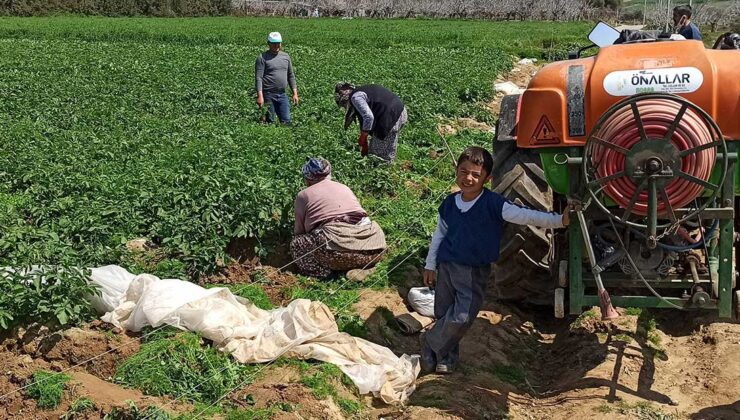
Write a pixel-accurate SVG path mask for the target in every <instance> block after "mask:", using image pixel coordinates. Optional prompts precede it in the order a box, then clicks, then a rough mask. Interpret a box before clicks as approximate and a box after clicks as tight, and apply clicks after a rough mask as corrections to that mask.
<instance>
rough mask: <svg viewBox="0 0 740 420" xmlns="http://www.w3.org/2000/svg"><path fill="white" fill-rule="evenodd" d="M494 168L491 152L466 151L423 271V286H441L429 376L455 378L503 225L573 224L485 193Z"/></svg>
mask: <svg viewBox="0 0 740 420" xmlns="http://www.w3.org/2000/svg"><path fill="white" fill-rule="evenodd" d="M492 169H493V158H492V156H491V154H490V153H489V152H488V151H487V150H485V149H483V148H481V147H469V148H467V149H465V151H464V152H463V153H462V154H461V155H460V157H459V158H458V160H457V168H456V179H455V181H456V183H457V186H458V187H459V188H460V191H459V192H456V193H454V194H450V195H449V196H447V198H445V199H444V201H442V204H441V205H440V206H439V216H438V218H437V228H436V230H435V231H434V234H433V236H432V241H431V244H430V246H429V253H428V254H427V258H426V264H425V266H424V268H425V269H424V283H425V284H426V285H427V286H428V287H435V285H436V288H435V296H434V316H435V318H436V319H437V321H436V322H435V324H434V326H433V327H432V328H431V329H430V330H429V331H427V332H426V333H422V335H421V336H420V338H419V340H420V342H421V366H422V370H423V371H424V372H427V373H428V372H431V371H433V370H436V372H437V373H450V372H452V370H453V369H454V367H455V365H456V364H457V362H458V358H459V351H460V347H459V343H460V340H461V339H462V337H463V336H464V335H465V333H466V331H467V330H468V328H470V326H471V325H472V323H473V321H474V320H475V318H476V316H477V315H478V311H479V310H480V308H481V305H482V303H483V297H484V293H485V288H486V283H487V282H488V277H489V275H490V272H491V264H492V263H494V262H496V260H498V257H499V247H500V243H501V235H502V234H503V231H504V224H505V223H516V224H520V225H533V226H540V227H544V228H561V227H564V226H567V225H568V224H569V223H570V217H569V215H568V212H565V213H563V214H562V215H560V214H554V213H546V212H541V211H536V210H531V209H528V208H524V207H520V206H518V205H516V204H512V203H511V202H509V201H507V200H506V199H505V198H504V197H503V196H501V195H499V194H498V193H495V192H492V191H491V190H489V189H488V188H485V184H486V183H487V182H488V181H489V180H490V179H491V171H492ZM569 208H570V207H569Z"/></svg>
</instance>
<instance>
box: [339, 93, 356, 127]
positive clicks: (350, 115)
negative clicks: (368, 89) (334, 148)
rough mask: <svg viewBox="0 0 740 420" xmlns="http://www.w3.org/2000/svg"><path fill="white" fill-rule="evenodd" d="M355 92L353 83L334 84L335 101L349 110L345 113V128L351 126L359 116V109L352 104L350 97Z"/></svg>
mask: <svg viewBox="0 0 740 420" xmlns="http://www.w3.org/2000/svg"><path fill="white" fill-rule="evenodd" d="M353 93H355V87H354V85H352V84H351V83H337V84H336V86H334V101H335V102H336V103H337V106H338V107H340V108H344V109H346V110H347V112H346V113H345V114H344V129H345V130H346V129H347V128H349V126H350V124H352V122H353V121H354V120H355V119H356V118H358V114H357V110H356V109H355V107H353V106H352V104H351V102H350V99H351V98H352V94H353Z"/></svg>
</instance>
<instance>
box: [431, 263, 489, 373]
mask: <svg viewBox="0 0 740 420" xmlns="http://www.w3.org/2000/svg"><path fill="white" fill-rule="evenodd" d="M490 274H491V266H490V265H485V266H476V267H473V266H469V265H462V264H456V263H450V262H442V263H440V264H439V267H438V268H437V286H436V288H435V291H434V317H435V318H437V322H435V323H434V326H433V327H432V329H430V330H429V331H428V332H427V333H426V342H427V344H428V345H429V347H431V349H432V350H434V353H435V354H436V356H437V363H442V364H448V365H454V364H456V363H457V360H458V359H459V357H460V346H459V343H460V340H461V339H462V337H463V335H465V333H466V332H467V331H468V328H470V326H471V325H472V324H473V321H474V320H475V318H476V317H477V316H478V311H479V310H480V308H481V305H483V299H484V297H485V288H486V284H487V283H488V277H489V276H490Z"/></svg>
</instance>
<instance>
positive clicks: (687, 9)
mask: <svg viewBox="0 0 740 420" xmlns="http://www.w3.org/2000/svg"><path fill="white" fill-rule="evenodd" d="M673 24H674V25H675V27H676V32H677V33H678V34H679V35H682V36H683V37H684V38H686V39H694V40H697V41H701V32H699V27H697V26H696V25H695V24H694V23H693V22H692V21H691V6H689V5H688V4H686V5H683V6H676V7H674V8H673Z"/></svg>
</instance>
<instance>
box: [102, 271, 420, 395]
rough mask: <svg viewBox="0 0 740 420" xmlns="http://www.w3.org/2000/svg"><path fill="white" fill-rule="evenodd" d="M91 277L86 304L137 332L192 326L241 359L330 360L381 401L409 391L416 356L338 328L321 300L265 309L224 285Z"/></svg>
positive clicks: (118, 274) (113, 274)
mask: <svg viewBox="0 0 740 420" xmlns="http://www.w3.org/2000/svg"><path fill="white" fill-rule="evenodd" d="M91 280H92V282H93V283H95V284H97V285H99V286H100V291H101V296H100V298H95V299H94V300H93V304H94V306H95V307H96V309H98V310H99V311H100V312H101V313H102V312H105V315H103V317H102V319H103V320H104V321H106V322H109V323H111V324H113V325H116V326H117V327H120V328H123V329H126V330H129V331H140V330H141V329H142V328H144V327H146V326H152V327H158V326H160V325H165V324H166V325H171V326H173V327H177V328H180V329H183V330H188V331H195V332H198V333H200V334H201V335H202V336H203V337H205V338H207V339H209V340H212V341H213V344H214V346H217V347H218V348H219V349H220V350H222V351H226V352H229V353H231V355H232V356H233V357H234V358H235V359H237V360H238V361H240V362H242V363H263V362H269V361H271V360H275V359H277V358H278V357H280V356H285V357H297V358H301V359H315V360H320V361H323V362H327V363H332V364H335V365H337V366H338V367H339V368H340V369H341V370H342V372H344V373H345V374H346V375H347V376H349V377H350V378H351V379H352V381H353V382H354V383H355V385H357V388H358V389H359V391H360V393H363V394H365V393H369V392H372V393H373V394H374V395H375V396H377V397H380V398H381V399H382V400H383V401H384V402H386V403H397V402H402V401H404V400H406V399H407V398H408V396H409V395H411V393H412V392H413V391H414V387H415V381H416V377H417V375H418V374H419V369H420V368H419V363H418V358H417V357H416V356H408V355H405V354H404V355H403V356H401V357H398V356H396V355H395V354H393V352H392V351H391V350H389V349H388V348H386V347H383V346H380V345H377V344H375V343H371V342H369V341H367V340H363V339H361V338H357V337H353V336H351V335H349V334H346V333H342V332H339V330H338V328H337V324H336V322H335V320H334V316H333V315H332V313H331V311H330V310H329V308H328V307H327V306H326V305H324V304H323V303H321V302H315V301H309V300H306V299H297V300H294V301H293V302H291V303H290V304H289V305H288V306H286V307H284V308H278V309H274V310H270V311H266V310H262V309H260V308H258V307H256V306H255V305H254V304H252V303H251V302H250V301H249V300H247V299H244V298H241V297H239V296H235V295H233V294H232V293H231V291H230V290H229V289H226V288H212V289H204V288H202V287H200V286H198V285H196V284H193V283H190V282H186V281H182V280H170V279H167V280H161V279H159V278H157V277H155V276H152V275H149V274H141V275H138V276H134V275H133V274H131V273H129V272H128V271H126V270H125V269H123V268H121V267H119V266H115V265H109V266H105V267H100V268H94V269H92V275H91Z"/></svg>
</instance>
